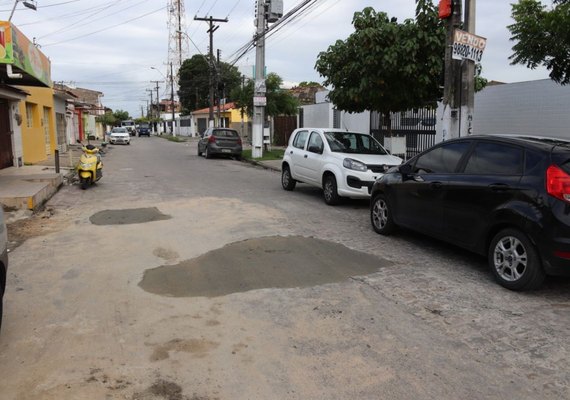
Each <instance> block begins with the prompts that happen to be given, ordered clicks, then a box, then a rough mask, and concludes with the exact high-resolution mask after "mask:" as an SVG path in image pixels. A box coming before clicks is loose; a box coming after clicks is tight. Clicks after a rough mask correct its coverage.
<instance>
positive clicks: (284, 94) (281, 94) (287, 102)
mask: <svg viewBox="0 0 570 400" xmlns="http://www.w3.org/2000/svg"><path fill="white" fill-rule="evenodd" d="M265 84H266V87H267V93H266V95H265V96H266V98H267V106H266V107H265V113H266V114H267V115H269V116H272V117H274V116H277V115H296V114H297V110H298V108H299V102H298V101H297V98H295V97H294V96H293V95H291V94H290V93H289V92H288V91H286V90H282V89H281V85H282V84H283V79H281V77H280V76H279V75H277V74H275V73H269V74H268V75H267V78H266V80H265ZM253 89H254V82H253V80H251V79H250V80H248V81H247V82H246V84H245V85H244V87H243V88H241V87H237V88H235V89H234V91H233V92H232V98H233V99H234V101H235V102H236V105H237V106H238V107H239V108H242V109H244V110H245V112H246V113H247V115H249V116H251V115H253Z"/></svg>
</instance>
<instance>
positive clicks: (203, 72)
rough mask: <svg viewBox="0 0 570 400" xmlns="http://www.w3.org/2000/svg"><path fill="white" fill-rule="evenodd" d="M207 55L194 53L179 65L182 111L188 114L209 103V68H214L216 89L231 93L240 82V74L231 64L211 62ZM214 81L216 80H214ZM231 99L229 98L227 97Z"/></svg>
mask: <svg viewBox="0 0 570 400" xmlns="http://www.w3.org/2000/svg"><path fill="white" fill-rule="evenodd" d="M208 59H209V56H204V55H202V54H195V55H193V56H192V58H189V59H187V60H185V61H184V62H183V63H182V66H181V67H180V71H179V76H178V84H179V86H180V90H179V91H178V95H179V96H180V102H181V103H182V113H183V114H189V113H190V111H192V110H198V109H200V108H206V107H209V105H210V69H211V68H214V75H213V76H214V79H217V82H218V89H219V91H220V93H221V95H222V96H223V93H231V92H232V90H233V89H234V88H235V87H237V86H239V85H240V84H241V74H240V73H239V71H238V69H237V68H236V67H234V66H233V65H230V64H228V63H225V62H220V63H219V65H218V64H217V63H216V64H215V65H214V64H211V63H210V62H209V61H208ZM215 82H216V81H215ZM228 100H229V101H231V99H228Z"/></svg>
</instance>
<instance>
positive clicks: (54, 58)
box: [0, 0, 548, 117]
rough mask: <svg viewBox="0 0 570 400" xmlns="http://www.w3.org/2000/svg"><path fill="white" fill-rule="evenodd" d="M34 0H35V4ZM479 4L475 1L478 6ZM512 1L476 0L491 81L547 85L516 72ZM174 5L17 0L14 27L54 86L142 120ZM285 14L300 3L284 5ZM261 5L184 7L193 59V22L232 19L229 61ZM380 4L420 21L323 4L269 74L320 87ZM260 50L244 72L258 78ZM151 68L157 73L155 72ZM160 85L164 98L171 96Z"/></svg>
mask: <svg viewBox="0 0 570 400" xmlns="http://www.w3.org/2000/svg"><path fill="white" fill-rule="evenodd" d="M29 1H31V0H29ZM472 1H475V0H472ZM514 1H515V0H512V1H497V0H478V1H477V34H478V35H480V36H483V37H486V38H487V39H488V41H487V48H486V50H485V55H484V57H483V61H482V64H483V76H484V77H486V78H487V79H489V80H498V81H503V82H518V81H525V80H535V79H544V78H548V74H547V72H546V70H544V69H537V70H534V71H533V70H529V69H527V68H525V67H523V66H511V65H509V61H508V57H509V55H510V54H511V47H512V42H510V41H509V36H510V35H509V32H508V30H507V28H506V26H507V25H509V24H511V23H512V20H511V18H510V15H511V6H510V3H512V2H514ZM169 3H170V1H169V0H37V2H36V4H37V10H36V11H33V10H30V9H27V8H25V7H24V6H23V5H22V3H21V2H18V4H17V8H16V11H15V13H14V16H13V18H12V22H13V23H14V24H15V25H16V26H17V27H18V28H19V29H20V30H21V31H22V32H23V33H24V34H25V35H26V36H27V37H28V38H30V39H33V38H35V41H36V42H37V43H38V44H39V45H40V46H41V51H42V52H43V53H44V54H45V55H46V56H48V57H49V58H50V60H51V65H52V79H53V80H54V81H63V82H65V83H67V84H70V83H71V84H75V85H76V86H79V87H84V88H88V89H93V90H98V91H101V92H103V93H104V97H103V102H104V105H105V106H107V107H110V108H112V109H115V110H116V109H122V110H127V111H129V113H130V114H131V115H132V116H135V117H138V116H140V115H141V108H142V107H144V108H146V105H147V101H148V100H150V97H149V93H148V92H147V89H151V88H153V87H155V86H154V85H155V84H153V83H151V81H156V80H159V81H164V80H165V78H164V77H165V76H166V75H167V74H168V71H167V66H166V63H167V60H168V48H169V29H168V19H169V18H168V15H169V14H168V4H169ZM283 3H284V10H285V12H287V11H288V10H290V9H292V8H293V7H295V6H296V5H297V4H299V3H301V0H284V1H283ZM14 4H15V0H0V13H1V16H0V18H2V19H4V20H6V19H8V17H9V15H10V11H11V10H12V7H13V6H14ZM254 4H255V1H254V0H186V1H185V11H186V32H187V35H188V37H190V38H191V41H188V43H189V56H192V55H193V54H196V53H198V52H201V53H206V52H207V51H208V45H209V43H208V34H207V33H206V30H207V24H206V23H205V22H200V21H195V20H194V17H195V16H198V17H205V16H212V17H214V18H226V17H227V18H228V20H229V22H227V23H220V24H219V25H220V27H219V29H218V30H217V31H216V32H215V35H214V49H220V50H221V52H222V60H224V61H229V60H230V59H231V57H232V55H233V54H234V53H235V52H236V51H237V50H238V49H239V48H240V47H242V46H243V45H244V44H246V43H247V42H248V41H249V40H251V38H252V36H253V34H254V31H255V27H254V25H253V18H254ZM368 6H371V7H374V8H376V9H377V10H379V11H385V12H387V13H388V15H390V16H395V17H397V18H398V20H399V21H402V20H403V19H405V18H412V17H413V15H414V11H415V1H414V0H376V1H364V0H316V2H315V4H314V6H313V7H312V8H311V9H310V12H307V13H305V14H304V15H302V16H301V17H299V18H297V19H296V20H295V21H294V22H291V23H290V24H288V25H286V26H285V27H284V28H283V29H281V31H279V32H278V33H276V34H275V35H274V36H273V37H271V38H270V39H269V40H268V42H267V52H266V64H267V68H268V71H270V72H276V73H277V74H279V75H280V76H281V77H282V78H283V80H284V81H286V82H288V83H290V84H294V83H298V82H301V81H319V82H320V81H322V79H321V77H319V75H318V73H316V72H315V70H314V65H315V61H316V57H317V55H318V53H319V52H320V51H323V50H326V49H327V47H328V46H329V45H331V44H333V43H334V42H335V41H336V40H337V39H345V38H346V37H347V36H348V35H350V33H351V32H352V31H353V28H352V25H351V21H352V15H353V14H354V12H355V11H360V10H362V9H363V8H364V7H368ZM254 63H255V53H254V52H253V51H252V52H250V53H248V54H247V55H246V56H245V57H243V58H242V59H241V60H240V61H239V62H238V63H237V64H236V65H238V66H240V67H241V68H242V69H243V71H250V70H251V67H250V66H251V65H253V64H254ZM152 67H154V68H156V69H152ZM169 93H170V92H169V91H167V88H166V85H165V83H160V89H159V94H160V97H161V98H168V97H169Z"/></svg>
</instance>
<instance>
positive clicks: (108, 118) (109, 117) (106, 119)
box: [95, 112, 117, 127]
mask: <svg viewBox="0 0 570 400" xmlns="http://www.w3.org/2000/svg"><path fill="white" fill-rule="evenodd" d="M95 121H97V122H99V123H101V124H103V126H104V127H107V126H115V124H116V123H117V119H116V118H115V116H114V115H113V113H112V112H106V113H105V114H103V115H99V116H98V117H96V118H95Z"/></svg>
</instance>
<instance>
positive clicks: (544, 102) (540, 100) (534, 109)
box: [473, 79, 570, 139]
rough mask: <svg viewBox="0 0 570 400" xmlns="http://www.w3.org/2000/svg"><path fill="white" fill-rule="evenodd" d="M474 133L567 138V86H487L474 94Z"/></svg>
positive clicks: (548, 83) (569, 136)
mask: <svg viewBox="0 0 570 400" xmlns="http://www.w3.org/2000/svg"><path fill="white" fill-rule="evenodd" d="M473 127H474V130H473V133H474V134H515V135H533V136H546V137H557V138H563V139H570V129H569V127H570V87H569V86H561V85H558V84H557V83H555V82H554V81H552V80H550V79H542V80H537V81H529V82H517V83H508V84H504V85H496V86H489V87H486V88H485V89H483V90H482V91H481V92H479V93H477V94H476V95H475V114H474V121H473Z"/></svg>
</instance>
